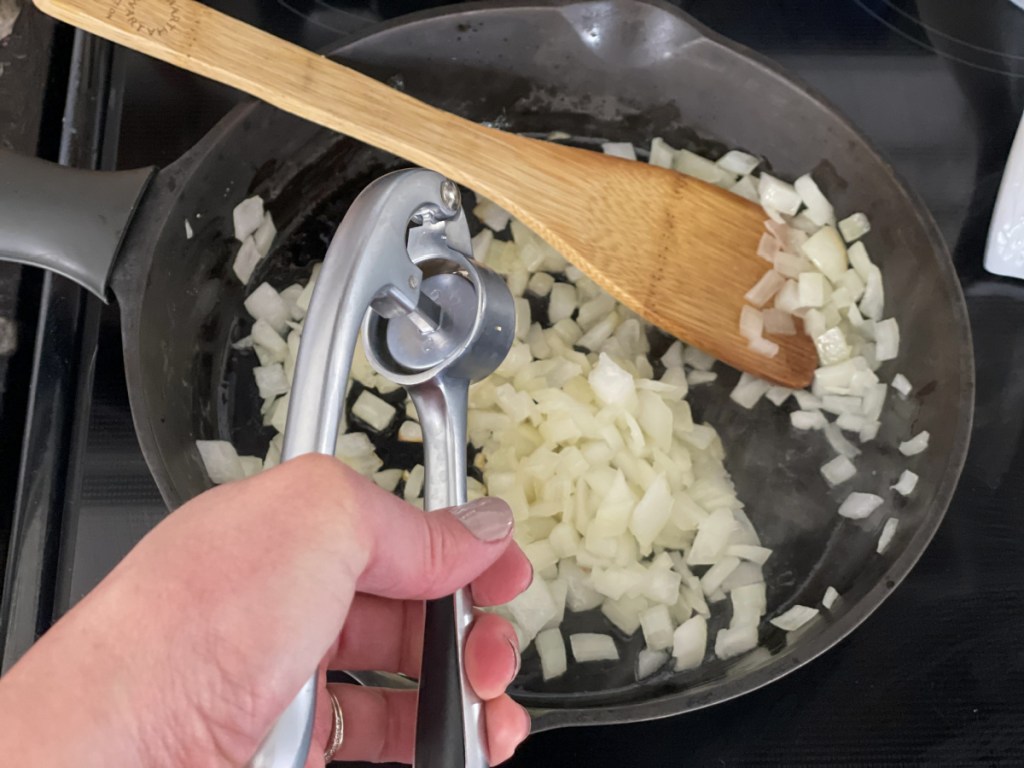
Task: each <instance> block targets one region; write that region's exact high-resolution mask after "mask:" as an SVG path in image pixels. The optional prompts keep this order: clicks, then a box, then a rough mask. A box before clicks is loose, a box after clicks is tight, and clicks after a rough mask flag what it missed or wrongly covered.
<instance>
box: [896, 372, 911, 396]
mask: <svg viewBox="0 0 1024 768" xmlns="http://www.w3.org/2000/svg"><path fill="white" fill-rule="evenodd" d="M892 388H893V389H895V390H896V391H897V392H899V393H900V397H907V396H908V395H909V394H910V393H911V392H913V391H914V386H913V385H912V384H911V383H910V380H909V379H908V378H907V377H906V376H904V375H903V374H902V373H897V374H896V375H895V376H893V377H892Z"/></svg>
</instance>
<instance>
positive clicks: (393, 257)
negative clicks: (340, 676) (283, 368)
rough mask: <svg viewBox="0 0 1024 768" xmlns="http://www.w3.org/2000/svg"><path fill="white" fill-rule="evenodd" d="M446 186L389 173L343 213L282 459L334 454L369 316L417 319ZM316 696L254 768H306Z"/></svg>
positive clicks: (307, 696)
mask: <svg viewBox="0 0 1024 768" xmlns="http://www.w3.org/2000/svg"><path fill="white" fill-rule="evenodd" d="M442 182H444V179H443V177H441V176H440V175H438V174H436V173H433V172H431V171H423V170H410V171H400V172H397V173H393V174H389V175H388V176H384V177H382V178H380V179H378V180H377V181H375V182H373V183H372V184H371V185H369V186H368V187H367V188H366V190H364V191H363V193H362V194H361V195H360V196H359V197H358V198H357V199H356V200H355V202H354V203H353V204H352V206H351V208H350V209H349V211H348V213H347V214H346V216H345V219H344V221H343V222H342V224H341V226H340V227H339V228H338V231H337V233H336V234H335V236H334V239H333V240H332V241H331V244H330V247H329V248H328V250H327V255H326V256H325V257H324V262H323V266H322V267H321V270H320V276H319V278H318V280H317V284H316V287H315V289H314V291H313V298H312V300H311V302H310V307H309V312H308V314H307V316H306V322H305V325H304V328H303V334H302V345H301V347H300V351H299V356H298V360H297V361H296V365H295V375H294V379H293V382H292V390H291V395H290V400H289V407H288V420H287V427H286V429H285V435H284V447H283V450H282V459H283V460H288V459H291V458H295V457H296V456H300V455H302V454H306V453H323V454H327V455H330V456H333V455H334V451H335V444H336V443H337V438H338V431H339V428H340V424H341V419H342V415H343V407H344V401H345V392H346V389H347V386H348V380H349V373H350V371H351V368H352V355H353V352H354V349H355V345H356V342H357V340H358V338H359V331H360V327H361V325H362V322H363V318H364V316H365V315H366V314H367V310H368V309H371V308H372V309H373V310H374V311H375V312H376V313H379V314H380V315H381V316H385V317H400V316H402V315H403V314H407V313H409V312H411V311H413V310H415V308H416V307H417V304H418V302H419V300H420V285H421V283H422V280H423V274H422V272H421V270H420V269H419V267H417V266H416V265H414V264H413V263H412V261H411V260H410V258H409V255H408V252H407V250H406V230H407V228H408V223H409V220H410V218H412V217H413V216H414V214H415V213H416V212H417V211H420V210H433V211H435V212H436V214H437V215H438V216H441V217H452V216H454V215H455V214H456V212H457V211H456V210H454V209H452V208H451V207H449V206H446V205H445V203H444V201H443V199H442V195H441V185H442ZM448 183H450V182H448ZM467 238H468V231H467ZM318 687H319V680H318V679H317V674H316V671H315V670H313V675H312V676H311V677H310V679H309V680H308V681H307V682H306V683H305V684H304V685H303V687H302V688H301V690H300V691H299V692H298V694H297V695H296V697H295V699H294V700H293V701H292V702H291V704H289V705H288V708H287V709H286V710H285V712H284V713H283V714H282V715H281V717H280V718H279V719H278V721H277V722H276V723H275V724H274V726H273V727H272V728H271V730H270V732H269V733H268V734H267V736H266V737H265V738H264V740H263V742H262V744H261V745H260V747H259V749H258V750H257V752H256V754H255V756H254V757H253V758H252V760H251V761H250V763H249V765H250V766H252V768H303V766H304V765H305V763H306V757H307V755H308V753H309V749H310V742H311V738H312V734H313V722H314V717H315V714H316V693H317V688H318Z"/></svg>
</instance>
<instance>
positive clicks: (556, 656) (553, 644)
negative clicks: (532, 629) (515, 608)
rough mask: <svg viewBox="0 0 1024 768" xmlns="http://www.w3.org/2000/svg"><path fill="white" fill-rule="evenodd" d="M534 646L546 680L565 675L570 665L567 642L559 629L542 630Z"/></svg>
mask: <svg viewBox="0 0 1024 768" xmlns="http://www.w3.org/2000/svg"><path fill="white" fill-rule="evenodd" d="M534 645H536V647H537V654H538V655H539V656H540V668H541V674H542V675H543V677H544V679H545V680H553V679H554V678H556V677H561V676H562V675H564V674H565V671H566V670H567V669H568V668H569V664H568V660H567V659H566V655H565V640H563V639H562V633H561V632H560V631H559V630H558V629H555V628H552V629H545V630H542V631H541V632H539V633H538V634H537V637H536V639H535V640H534Z"/></svg>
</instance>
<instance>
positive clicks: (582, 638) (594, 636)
mask: <svg viewBox="0 0 1024 768" xmlns="http://www.w3.org/2000/svg"><path fill="white" fill-rule="evenodd" d="M569 645H571V646H572V655H573V658H574V659H576V661H578V662H587V661H618V659H619V651H618V649H617V648H616V647H615V641H614V640H613V639H612V637H611V635H602V634H598V633H594V632H578V633H576V634H575V635H569Z"/></svg>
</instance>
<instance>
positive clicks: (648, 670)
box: [636, 648, 668, 680]
mask: <svg viewBox="0 0 1024 768" xmlns="http://www.w3.org/2000/svg"><path fill="white" fill-rule="evenodd" d="M667 661H668V654H667V653H666V652H665V651H652V650H650V649H648V648H644V649H642V650H641V651H640V653H638V654H637V657H636V679H637V680H645V679H646V678H648V677H650V676H651V675H653V674H654V673H655V672H657V671H658V670H659V669H661V668H662V667H664V666H665V662H667Z"/></svg>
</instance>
